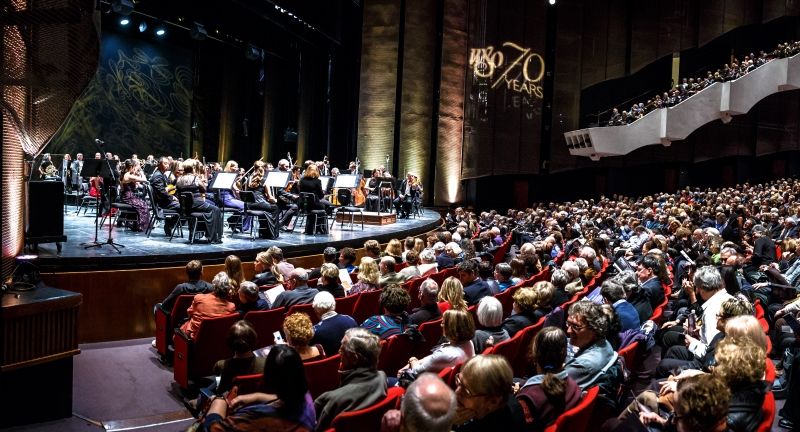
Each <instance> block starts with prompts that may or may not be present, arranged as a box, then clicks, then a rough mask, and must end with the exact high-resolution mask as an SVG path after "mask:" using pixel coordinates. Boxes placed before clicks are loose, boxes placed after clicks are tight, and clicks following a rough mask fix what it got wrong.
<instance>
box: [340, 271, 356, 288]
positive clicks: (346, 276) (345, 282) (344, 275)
mask: <svg viewBox="0 0 800 432" xmlns="http://www.w3.org/2000/svg"><path fill="white" fill-rule="evenodd" d="M339 282H341V284H342V286H343V287H344V292H345V293H347V292H350V288H353V280H352V279H350V273H348V272H347V269H339Z"/></svg>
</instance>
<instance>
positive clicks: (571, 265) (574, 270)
mask: <svg viewBox="0 0 800 432" xmlns="http://www.w3.org/2000/svg"><path fill="white" fill-rule="evenodd" d="M561 270H564V271H565V272H567V273H568V274H569V277H570V279H569V280H570V281H573V280H575V278H577V277H578V276H579V275H580V274H581V271H580V269H579V268H578V264H576V263H575V262H574V261H564V264H562V265H561Z"/></svg>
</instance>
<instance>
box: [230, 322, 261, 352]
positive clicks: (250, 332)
mask: <svg viewBox="0 0 800 432" xmlns="http://www.w3.org/2000/svg"><path fill="white" fill-rule="evenodd" d="M257 340H258V335H257V334H256V329H254V328H253V325H252V324H250V323H249V322H247V321H245V320H241V321H236V323H234V324H233V325H232V326H231V328H230V330H228V336H227V337H226V342H227V343H228V348H230V350H231V351H233V352H234V353H236V354H240V355H241V354H247V353H249V352H251V351H253V350H254V349H256V348H258V347H257V346H256V341H257Z"/></svg>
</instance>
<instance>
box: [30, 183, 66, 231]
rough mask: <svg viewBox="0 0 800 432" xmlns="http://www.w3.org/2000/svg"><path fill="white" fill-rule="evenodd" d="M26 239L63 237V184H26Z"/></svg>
mask: <svg viewBox="0 0 800 432" xmlns="http://www.w3.org/2000/svg"><path fill="white" fill-rule="evenodd" d="M26 232H27V236H28V238H36V237H57V236H63V235H64V184H63V183H61V182H60V181H31V182H28V226H27V230H26Z"/></svg>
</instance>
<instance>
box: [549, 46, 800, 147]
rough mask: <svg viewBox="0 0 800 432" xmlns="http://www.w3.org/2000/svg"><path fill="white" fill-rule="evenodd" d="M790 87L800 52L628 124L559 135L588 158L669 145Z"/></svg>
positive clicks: (796, 79)
mask: <svg viewBox="0 0 800 432" xmlns="http://www.w3.org/2000/svg"><path fill="white" fill-rule="evenodd" d="M795 89H800V54H796V55H794V56H792V57H789V58H781V59H774V60H771V61H770V62H768V63H766V64H765V65H763V66H761V67H759V68H757V69H755V70H753V71H752V72H750V73H748V74H746V75H743V76H742V77H740V78H738V79H736V80H734V81H728V82H722V83H714V84H712V85H710V86H708V87H706V88H705V89H703V90H702V91H700V92H698V93H697V94H695V95H693V96H692V97H690V98H688V99H686V100H684V101H683V102H681V103H680V104H677V105H675V106H673V107H670V108H660V109H657V110H654V111H651V112H650V113H648V114H647V115H645V116H644V117H643V118H641V119H639V120H637V121H635V122H633V123H631V124H628V125H622V126H606V127H593V128H586V129H579V130H575V131H571V132H566V133H564V139H565V140H566V144H567V148H568V149H569V152H570V154H572V155H574V156H587V157H589V158H591V159H592V160H599V159H600V158H601V157H608V156H620V155H624V154H628V153H630V152H632V151H634V150H636V149H639V148H641V147H645V146H649V145H654V144H661V145H663V146H665V147H668V146H670V145H671V144H672V142H673V141H679V140H683V139H686V137H687V136H689V134H690V133H692V132H693V131H695V130H696V129H698V128H700V127H701V126H703V125H705V124H706V123H710V122H712V121H714V120H717V119H720V120H722V122H723V123H728V122H730V121H731V117H732V116H735V115H741V114H745V113H747V112H748V111H750V109H751V108H752V107H753V106H754V105H755V104H756V103H758V102H759V101H760V100H762V99H764V98H766V97H767V96H770V95H772V94H775V93H779V92H782V91H789V90H795Z"/></svg>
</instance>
